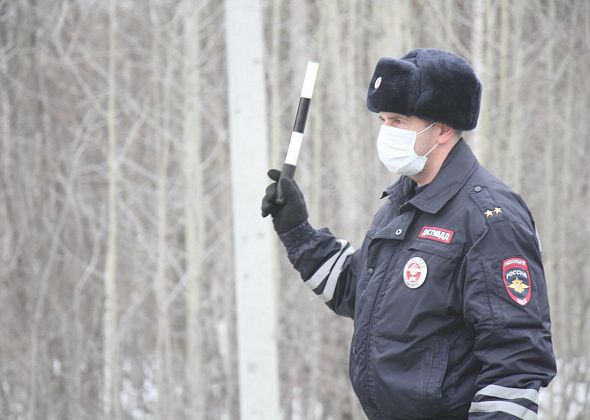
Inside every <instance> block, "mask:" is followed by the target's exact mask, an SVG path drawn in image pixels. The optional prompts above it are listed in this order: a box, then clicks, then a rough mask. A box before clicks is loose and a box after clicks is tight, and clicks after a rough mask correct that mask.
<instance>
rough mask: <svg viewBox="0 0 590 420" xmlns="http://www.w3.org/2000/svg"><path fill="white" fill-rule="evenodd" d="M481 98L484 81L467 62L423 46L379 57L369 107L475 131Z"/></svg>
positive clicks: (447, 53) (370, 85) (369, 96)
mask: <svg viewBox="0 0 590 420" xmlns="http://www.w3.org/2000/svg"><path fill="white" fill-rule="evenodd" d="M480 100H481V83H480V82H479V80H478V79H477V76H476V75H475V72H474V71H473V68H472V67H471V65H470V64H469V63H468V62H467V61H465V60H464V59H462V58H460V57H458V56H456V55H454V54H451V53H450V52H447V51H442V50H436V49H431V48H419V49H415V50H412V51H410V52H409V53H407V54H406V55H404V56H403V57H402V58H400V59H396V58H392V57H382V58H381V59H379V61H378V62H377V66H376V67H375V72H374V73H373V77H372V78H371V82H370V84H369V91H368V93H367V108H368V109H369V110H370V111H372V112H396V113H398V114H404V115H414V116H416V117H419V118H424V119H428V120H432V121H437V122H442V123H445V124H448V125H450V126H451V127H453V128H456V129H458V130H472V129H474V128H475V126H476V125H477V117H478V116H479V104H480Z"/></svg>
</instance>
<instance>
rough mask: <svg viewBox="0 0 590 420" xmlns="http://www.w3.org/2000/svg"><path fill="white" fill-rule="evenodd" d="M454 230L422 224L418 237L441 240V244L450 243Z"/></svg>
mask: <svg viewBox="0 0 590 420" xmlns="http://www.w3.org/2000/svg"><path fill="white" fill-rule="evenodd" d="M454 235H455V232H453V231H452V230H448V229H443V228H439V227H436V226H423V227H422V230H421V231H420V234H419V235H418V238H421V239H430V240H431V241H436V242H442V243H443V244H447V245H448V244H450V243H451V241H452V240H453V236H454Z"/></svg>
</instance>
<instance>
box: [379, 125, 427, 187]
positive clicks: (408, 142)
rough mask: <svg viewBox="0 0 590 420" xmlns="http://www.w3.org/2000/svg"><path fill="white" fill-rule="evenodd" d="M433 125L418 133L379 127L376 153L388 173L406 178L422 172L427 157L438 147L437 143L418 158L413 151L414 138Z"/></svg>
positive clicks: (386, 126) (383, 126) (385, 126)
mask: <svg viewBox="0 0 590 420" xmlns="http://www.w3.org/2000/svg"><path fill="white" fill-rule="evenodd" d="M434 124H436V122H433V123H432V124H430V125H429V126H428V127H426V128H425V129H424V130H422V131H420V132H419V133H416V132H415V131H411V130H403V129H401V128H396V127H390V126H388V125H385V124H383V125H382V126H381V129H380V130H379V136H378V137H377V152H378V153H379V159H381V162H383V164H384V165H385V167H386V168H387V169H388V170H389V172H392V173H396V174H399V175H406V176H413V175H416V174H419V173H420V172H422V170H423V169H424V166H425V165H426V161H427V160H428V155H429V154H430V152H432V151H433V150H434V149H435V148H436V146H438V143H436V144H435V145H434V146H433V147H432V149H430V150H429V151H428V153H426V154H425V155H424V156H418V155H417V154H416V151H415V150H414V146H415V145H416V136H417V135H418V134H421V133H423V132H425V131H426V130H428V129H429V128H430V127H432V126H433V125H434Z"/></svg>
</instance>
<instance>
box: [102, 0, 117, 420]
mask: <svg viewBox="0 0 590 420" xmlns="http://www.w3.org/2000/svg"><path fill="white" fill-rule="evenodd" d="M116 53H117V2H116V0H111V1H110V3H109V67H108V109H107V127H108V139H109V154H108V156H109V157H108V168H109V173H108V186H109V187H108V188H109V190H108V234H107V235H108V236H107V249H106V261H105V271H104V293H105V305H104V313H103V380H104V385H103V386H104V391H103V398H104V400H103V416H104V417H105V418H114V419H118V418H120V413H119V401H118V383H119V371H118V364H119V360H118V352H117V311H118V308H117V283H116V279H117V218H118V213H117V201H118V194H117V183H118V178H119V165H118V161H117V128H116V125H117V121H116V114H117V86H116V72H117V67H116Z"/></svg>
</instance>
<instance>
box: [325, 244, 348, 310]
mask: <svg viewBox="0 0 590 420" xmlns="http://www.w3.org/2000/svg"><path fill="white" fill-rule="evenodd" d="M353 253H354V248H353V247H352V246H349V247H348V248H346V249H345V250H344V251H343V252H342V253H341V254H340V256H339V257H338V260H337V261H336V264H334V268H332V271H330V276H329V277H328V281H327V282H326V286H325V287H324V290H323V292H322V294H321V295H320V297H321V298H322V300H323V301H324V302H329V301H331V300H332V297H333V296H334V290H335V289H336V283H338V277H339V276H340V272H341V271H342V266H343V265H344V262H345V261H346V257H348V256H349V255H351V254H353Z"/></svg>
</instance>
